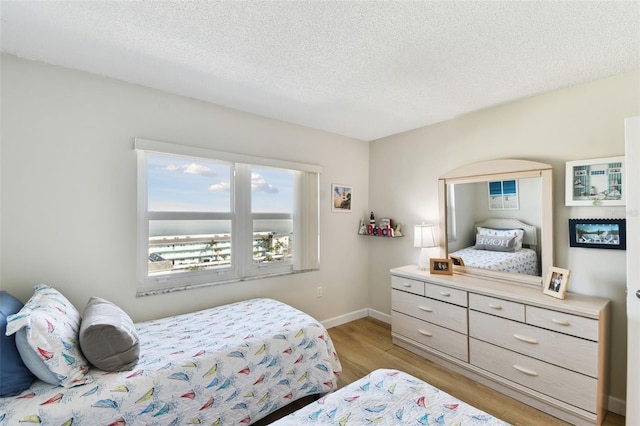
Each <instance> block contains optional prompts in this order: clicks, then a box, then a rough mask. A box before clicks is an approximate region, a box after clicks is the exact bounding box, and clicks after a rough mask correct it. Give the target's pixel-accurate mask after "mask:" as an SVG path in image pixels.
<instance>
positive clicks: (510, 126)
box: [369, 72, 640, 399]
mask: <svg viewBox="0 0 640 426" xmlns="http://www.w3.org/2000/svg"><path fill="white" fill-rule="evenodd" d="M639 112H640V73H638V72H632V73H626V74H622V75H618V76H614V77H611V78H606V79H603V80H597V81H593V82H590V83H586V84H582V85H578V86H574V87H570V88H567V89H564V90H559V91H555V92H551V93H548V94H544V95H540V96H535V97H532V98H528V99H523V100H521V101H517V102H513V103H510V104H506V105H502V106H498V107H495V108H491V109H487V110H483V111H479V112H475V113H472V114H469V115H466V116H464V117H460V118H457V119H454V120H450V121H447V122H443V123H440V124H436V125H432V126H428V127H424V128H420V129H417V130H414V131H410V132H406V133H403V134H398V135H394V136H391V137H388V138H384V139H381V140H377V141H374V142H372V143H371V148H370V158H371V160H370V166H369V167H370V187H371V192H370V205H371V208H372V209H373V210H374V211H375V212H376V213H378V214H380V215H381V216H390V217H393V218H395V219H396V220H397V221H400V222H403V223H406V224H407V228H409V229H410V228H411V227H412V226H413V225H415V224H419V223H421V222H422V221H426V222H434V223H435V222H437V221H438V198H437V194H438V191H437V179H438V176H440V175H441V174H443V173H445V172H447V171H448V170H450V169H453V168H456V167H459V166H462V165H465V164H468V163H473V162H476V161H483V160H489V159H496V158H519V159H528V160H534V161H540V162H543V163H548V164H551V165H552V166H553V167H554V188H553V189H554V224H555V237H554V250H555V265H556V266H559V267H564V268H568V269H571V271H572V275H571V281H570V283H569V291H573V292H578V293H584V294H590V295H597V296H602V297H606V298H609V299H611V300H612V303H613V324H612V327H611V331H612V336H613V340H612V351H611V395H612V396H613V397H614V398H618V399H624V398H625V383H626V377H625V374H626V334H625V333H626V313H625V267H626V260H625V252H624V251H617V250H593V249H582V248H569V247H568V241H569V240H568V225H567V220H568V219H569V218H573V217H576V218H588V217H617V218H621V217H624V215H625V211H624V207H615V208H612V207H609V208H607V207H565V205H564V165H565V162H566V161H569V160H579V159H588V158H599V157H607V156H617V155H624V118H625V117H629V116H633V115H638V113H639ZM635 166H636V167H637V165H635ZM409 234H410V235H412V230H409ZM436 253H437V249H436ZM418 256H419V249H415V248H413V247H412V239H411V238H404V239H397V240H394V241H390V242H389V243H386V242H380V243H379V244H372V245H370V250H369V265H370V269H369V281H370V290H369V291H370V293H369V305H370V306H371V308H373V309H375V310H378V311H380V312H383V313H390V309H391V306H390V284H389V274H388V271H389V268H391V267H395V266H400V265H404V264H411V263H417V262H418Z"/></svg>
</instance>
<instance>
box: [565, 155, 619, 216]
mask: <svg viewBox="0 0 640 426" xmlns="http://www.w3.org/2000/svg"><path fill="white" fill-rule="evenodd" d="M624 166H625V164H624V156H620V157H606V158H597V159H593V160H580V161H567V165H566V169H565V205H567V206H624V204H625V188H624Z"/></svg>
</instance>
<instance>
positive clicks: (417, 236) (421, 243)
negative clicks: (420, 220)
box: [413, 225, 437, 248]
mask: <svg viewBox="0 0 640 426" xmlns="http://www.w3.org/2000/svg"><path fill="white" fill-rule="evenodd" d="M436 245H437V244H436V235H435V233H434V230H433V225H416V227H415V230H414V234H413V246H414V247H422V248H426V247H435V246H436Z"/></svg>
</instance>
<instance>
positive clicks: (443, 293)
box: [440, 291, 451, 297]
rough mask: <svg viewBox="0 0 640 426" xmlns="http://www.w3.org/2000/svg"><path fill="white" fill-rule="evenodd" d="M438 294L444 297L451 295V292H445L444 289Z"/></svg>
mask: <svg viewBox="0 0 640 426" xmlns="http://www.w3.org/2000/svg"><path fill="white" fill-rule="evenodd" d="M440 294H441V295H443V296H444V297H451V293H447V292H446V291H441V292H440Z"/></svg>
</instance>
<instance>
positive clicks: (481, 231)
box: [477, 226, 524, 250]
mask: <svg viewBox="0 0 640 426" xmlns="http://www.w3.org/2000/svg"><path fill="white" fill-rule="evenodd" d="M477 234H478V235H490V236H492V237H515V244H514V246H513V249H514V250H520V249H522V242H523V240H524V230H522V229H519V228H514V229H493V228H483V227H482V226H478V232H477Z"/></svg>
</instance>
